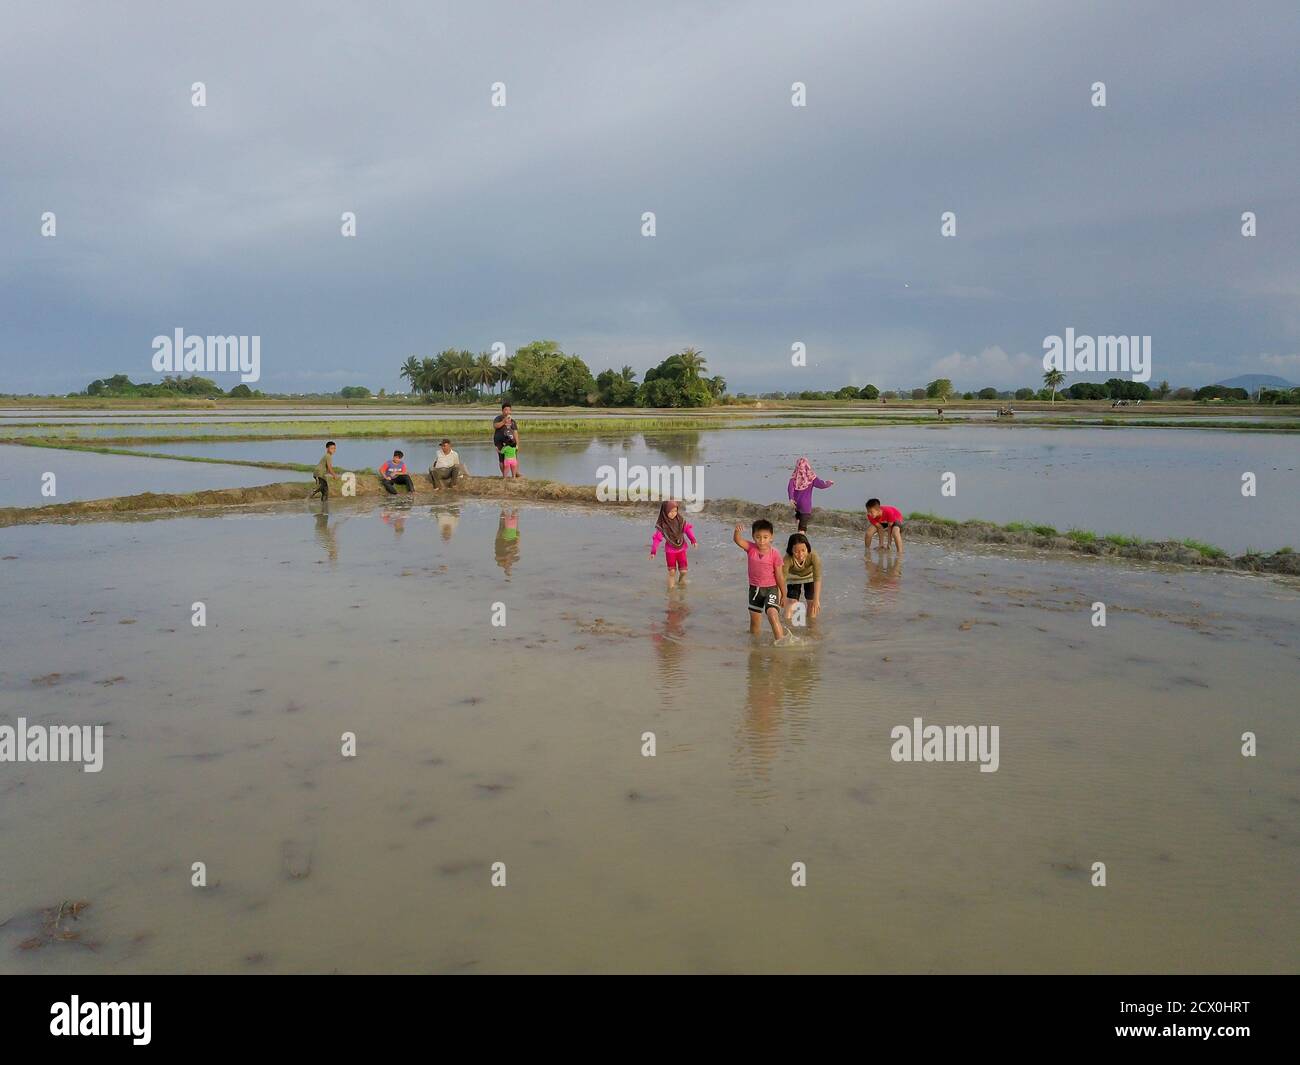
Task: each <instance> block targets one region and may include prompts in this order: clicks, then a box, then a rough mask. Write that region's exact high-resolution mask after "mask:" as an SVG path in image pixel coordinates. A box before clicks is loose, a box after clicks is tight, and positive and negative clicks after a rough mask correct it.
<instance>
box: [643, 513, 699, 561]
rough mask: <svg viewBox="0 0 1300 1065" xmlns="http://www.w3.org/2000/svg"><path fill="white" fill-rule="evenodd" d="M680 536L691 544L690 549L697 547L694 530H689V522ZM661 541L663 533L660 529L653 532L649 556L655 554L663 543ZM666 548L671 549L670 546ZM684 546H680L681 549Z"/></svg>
mask: <svg viewBox="0 0 1300 1065" xmlns="http://www.w3.org/2000/svg"><path fill="white" fill-rule="evenodd" d="M682 535H683V536H685V537H686V539H688V540H689V541H690V542H691V546H692V547H697V546H699V545H698V544H697V543H696V542H695V530H694V529H692V528H691V523H690V522H689V521H688V522H687V523H686V525H685V527H684V528H683V529H682ZM663 539H664V531H663V530H662V529H656V530H655V535H654V539H652V540H651V541H650V554H651V555H652V556H653V555H654V554H655V552H657V551H658V550H659V545H660V543H662V542H663ZM668 546H669V547H671V546H672V545H671V544H669V545H668ZM685 546H686V545H685V544H682V547H685Z"/></svg>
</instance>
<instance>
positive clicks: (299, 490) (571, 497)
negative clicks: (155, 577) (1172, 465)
mask: <svg viewBox="0 0 1300 1065" xmlns="http://www.w3.org/2000/svg"><path fill="white" fill-rule="evenodd" d="M310 491H311V482H309V481H297V482H282V483H279V484H267V485H259V486H256V487H252V488H220V489H213V490H210V491H205V492H185V493H177V494H161V493H156V492H143V493H141V494H140V495H133V496H116V497H114V498H111V499H92V500H86V501H83V502H76V503H51V504H49V505H47V506H41V507H0V528H3V527H7V526H11V525H26V524H35V523H42V522H48V523H54V524H70V523H76V522H81V521H93V520H97V519H105V518H108V519H112V518H120V517H123V516H131V517H139V518H171V517H176V516H177V515H178V513H179V512H186V513H192V514H195V515H196V516H197V515H198V514H200V513H202V512H204V511H212V510H216V511H220V510H228V509H230V508H234V507H249V506H257V505H265V504H275V503H285V502H305V501H306V499H307V495H308V493H309V492H310ZM412 497H414V498H417V499H419V500H420V501H421V502H422V503H439V502H454V501H456V500H459V499H495V500H501V501H510V502H515V501H517V502H552V503H570V504H578V505H588V506H600V507H617V508H620V509H630V508H633V507H642V508H644V509H645V511H646V514H647V517H649V516H650V515H651V513H652V512H653V510H654V509H655V508H656V507H657V505H658V504H656V503H646V502H626V501H602V500H599V499H597V498H596V488H595V486H594V485H572V484H563V483H561V482H559V481H547V480H539V479H535V478H528V479H523V480H510V481H507V480H504V479H502V478H496V477H472V478H470V479H469V480H468V481H466V482H463V483H462V484H461V485H460V486H458V487H457V488H455V489H446V488H444V489H440V490H434V488H433V486H432V484H431V483H430V481H429V479H428V478H427V477H426V476H419V477H417V478H415V492H414V493H407V492H406V491H405V490H403V489H398V493H397V495H396V496H388V495H386V494H385V493H384V491H383V489H381V488H380V486H379V479H378V478H377V477H375V476H374V475H372V474H364V473H359V474H357V479H356V496H355V497H349V496H343V495H342V492H341V490H340V488H339V486H338V483H337V482H332V483H331V490H330V504H331V506H348V505H351V504H352V503H353V502H354V499H371V500H374V499H395V500H396V499H410V498H412ZM313 505H316V506H319V503H318V502H316V503H314V504H313ZM703 513H705V514H707V515H709V516H710V517H713V518H718V519H721V520H723V521H733V522H743V523H745V524H749V523H750V522H753V521H755V520H756V519H758V518H767V519H768V520H769V521H771V522H772V524H773V525H774V526H775V527H776V528H777V530H778V531H780V530H781V529H782V527H784V526H787V525H792V524H793V521H792V513H791V509H790V506H789V504H787V503H773V504H769V505H767V506H764V505H762V504H759V503H750V502H748V501H747V500H743V499H715V500H711V501H709V502H707V503H705V504H704V507H703ZM866 527H867V524H866V518H865V516H864V515H862V514H860V513H856V512H854V511H847V510H827V509H824V508H818V509H817V510H816V511H815V512H814V514H813V519H812V526H811V529H810V532H809V535H810V536H815V535H816V532H817V530H818V529H839V530H842V531H845V532H854V533H862V532H864V531H865V530H866ZM904 534H905V536H906V537H907V538H909V539H921V540H931V541H936V542H941V543H942V542H947V543H951V544H954V545H958V544H1004V545H1007V546H1012V547H1025V548H1033V549H1036V550H1039V551H1049V552H1052V553H1055V554H1063V555H1091V556H1095V557H1104V558H1125V559H1133V560H1136V561H1140V562H1159V563H1167V564H1172V565H1179V566H1195V567H1200V568H1210V569H1227V570H1240V571H1245V572H1251V573H1276V574H1284V575H1288V576H1300V552H1276V553H1274V554H1249V555H1239V556H1237V557H1236V558H1229V557H1226V556H1224V557H1220V558H1211V557H1209V556H1207V555H1204V554H1202V553H1201V552H1200V551H1197V550H1195V549H1193V548H1191V547H1188V546H1187V545H1186V544H1181V543H1178V542H1177V541H1172V540H1166V541H1152V542H1146V543H1140V544H1114V543H1110V542H1108V541H1106V540H1102V539H1097V540H1092V541H1087V542H1080V541H1077V540H1073V539H1070V538H1069V537H1066V536H1045V535H1042V534H1041V533H1036V532H1032V531H1028V530H1025V531H1019V530H1011V529H1004V528H1002V527H1001V526H999V525H995V524H993V523H992V522H983V521H968V522H962V523H960V524H949V523H947V522H936V521H925V520H922V519H913V520H909V521H908V522H907V523H906V526H905V532H904Z"/></svg>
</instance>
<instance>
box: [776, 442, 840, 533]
mask: <svg viewBox="0 0 1300 1065" xmlns="http://www.w3.org/2000/svg"><path fill="white" fill-rule="evenodd" d="M834 483H835V482H834V481H823V480H822V479H821V478H820V477H818V476H817V474H815V473H813V468H812V467H811V466H810V465H809V464H808V460H807V459H806V458H803V457H802V456H801V457H800V459H799V461H798V462H796V463H795V464H794V476H792V477H791V478H790V485H789V487H788V488H787V489H786V494H787V495H789V497H790V500H791V502H792V503H794V516H795V520H796V521H798V523H799V531H800V532H807V531H808V519H809V518H810V517H812V509H813V508H812V494H813V489H814V488H829V487H830V486H831V485H833V484H834Z"/></svg>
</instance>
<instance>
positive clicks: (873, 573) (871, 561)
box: [866, 551, 903, 602]
mask: <svg viewBox="0 0 1300 1065" xmlns="http://www.w3.org/2000/svg"><path fill="white" fill-rule="evenodd" d="M875 556H876V557H875V558H873V557H872V552H870V551H868V552H867V557H866V565H867V591H868V592H873V593H875V595H877V596H879V597H880V598H881V599H883V600H885V601H888V602H892V601H894V600H895V599H897V597H898V588H899V585H900V584H901V583H902V579H903V556H902V555H898V554H895V553H894V552H893V551H877V552H876V553H875Z"/></svg>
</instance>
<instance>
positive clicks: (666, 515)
mask: <svg viewBox="0 0 1300 1065" xmlns="http://www.w3.org/2000/svg"><path fill="white" fill-rule="evenodd" d="M688 540H689V541H690V546H691V547H698V546H699V544H698V543H697V542H696V540H695V532H694V530H693V529H692V528H691V527H690V525H689V524H687V521H686V518H685V517H684V516H683V515H682V512H681V509H680V508H679V506H678V504H677V500H675V499H670V500H668V501H667V502H666V503H661V504H659V520H658V521H656V522H655V534H654V539H652V540H651V541H650V557H651V558H654V557H655V552H656V551H658V550H659V543H660V541H666V543H665V545H664V557H665V559H667V562H668V590H669V591H671V590H672V589H673V588H675V587H676V586H677V582H678V578H679V577H680V579H681V583H682V584H685V583H686V552H687V550H688V548H687V541H688Z"/></svg>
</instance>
